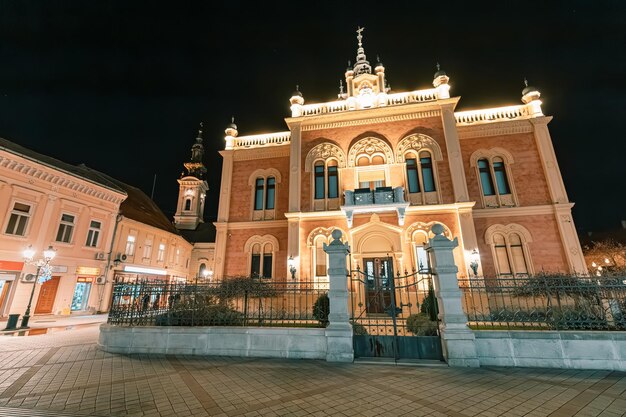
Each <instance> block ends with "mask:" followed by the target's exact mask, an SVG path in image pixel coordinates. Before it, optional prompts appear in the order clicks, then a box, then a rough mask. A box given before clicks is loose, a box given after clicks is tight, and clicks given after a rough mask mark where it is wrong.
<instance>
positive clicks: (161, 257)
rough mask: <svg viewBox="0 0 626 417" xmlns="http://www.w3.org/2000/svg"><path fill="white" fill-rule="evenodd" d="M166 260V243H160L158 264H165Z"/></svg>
mask: <svg viewBox="0 0 626 417" xmlns="http://www.w3.org/2000/svg"><path fill="white" fill-rule="evenodd" d="M164 260H165V243H159V250H158V252H157V262H163V261H164Z"/></svg>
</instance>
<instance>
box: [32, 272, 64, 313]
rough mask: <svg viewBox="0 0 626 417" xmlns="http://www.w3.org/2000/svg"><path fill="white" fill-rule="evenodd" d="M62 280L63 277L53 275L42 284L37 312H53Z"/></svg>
mask: <svg viewBox="0 0 626 417" xmlns="http://www.w3.org/2000/svg"><path fill="white" fill-rule="evenodd" d="M60 280H61V277H52V278H51V279H49V280H48V281H46V282H44V283H43V284H42V285H41V289H40V290H39V298H38V299H37V307H35V314H50V313H52V307H53V306H54V299H55V297H56V295H57V288H58V287H59V281H60ZM35 285H37V284H35Z"/></svg>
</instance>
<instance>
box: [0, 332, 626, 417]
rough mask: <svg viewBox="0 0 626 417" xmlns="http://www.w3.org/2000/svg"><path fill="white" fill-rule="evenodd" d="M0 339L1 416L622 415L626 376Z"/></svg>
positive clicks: (60, 335)
mask: <svg viewBox="0 0 626 417" xmlns="http://www.w3.org/2000/svg"><path fill="white" fill-rule="evenodd" d="M97 336H98V328H97V326H92V327H87V328H82V329H77V330H71V331H65V332H57V333H52V334H49V335H41V336H31V337H19V336H2V337H0V358H2V360H1V361H0V416H12V417H15V416H29V417H38V416H79V415H82V416H127V415H131V416H178V417H183V416H213V415H219V416H309V415H312V416H326V415H337V416H379V415H384V416H402V415H407V416H446V415H447V416H457V417H458V416H474V415H481V416H498V415H503V416H547V415H552V416H574V415H576V416H621V415H626V373H624V372H609V371H573V370H550V369H520V368H518V369H513V368H481V369H457V368H448V367H445V366H436V367H408V366H399V367H395V366H391V365H367V364H339V365H338V364H328V363H326V362H323V361H305V360H301V361H299V360H278V359H253V358H219V357H187V356H147V355H132V356H129V355H117V354H109V353H105V352H101V351H99V350H98V349H97V348H96V345H95V341H96V339H97Z"/></svg>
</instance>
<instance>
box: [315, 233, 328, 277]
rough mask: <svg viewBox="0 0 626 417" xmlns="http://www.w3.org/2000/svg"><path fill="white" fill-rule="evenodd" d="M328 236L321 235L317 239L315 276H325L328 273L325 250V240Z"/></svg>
mask: <svg viewBox="0 0 626 417" xmlns="http://www.w3.org/2000/svg"><path fill="white" fill-rule="evenodd" d="M325 241H326V238H325V237H324V236H319V237H318V238H317V239H315V276H316V277H325V276H327V275H328V271H327V264H328V260H327V255H326V252H324V242H325Z"/></svg>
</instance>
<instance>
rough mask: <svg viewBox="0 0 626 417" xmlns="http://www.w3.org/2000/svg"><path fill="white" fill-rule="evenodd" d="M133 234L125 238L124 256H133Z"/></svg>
mask: <svg viewBox="0 0 626 417" xmlns="http://www.w3.org/2000/svg"><path fill="white" fill-rule="evenodd" d="M135 239H136V237H135V235H128V237H127V238H126V250H125V251H124V253H125V254H126V256H133V255H134V254H135Z"/></svg>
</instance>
